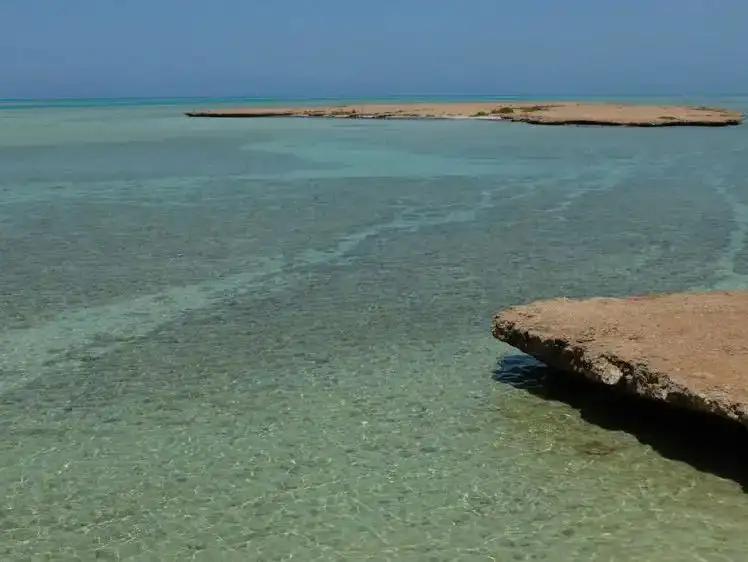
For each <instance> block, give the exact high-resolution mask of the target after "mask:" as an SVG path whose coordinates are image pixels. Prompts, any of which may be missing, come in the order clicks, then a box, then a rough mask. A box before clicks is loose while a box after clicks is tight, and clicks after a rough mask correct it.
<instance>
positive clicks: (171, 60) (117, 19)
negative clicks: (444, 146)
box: [0, 0, 748, 98]
mask: <svg viewBox="0 0 748 562" xmlns="http://www.w3.org/2000/svg"><path fill="white" fill-rule="evenodd" d="M747 24H748V2H747V1H746V0H519V1H518V0H515V1H513V2H506V1H503V0H459V1H458V0H450V1H446V0H379V1H378V2H356V1H355V0H210V1H207V0H0V98H59V97H177V96H205V97H208V96H241V97H332V96H337V97H347V96H355V97H365V96H371V97H375V96H387V95H419V94H421V95H428V94H431V95H434V94H437V95H438V94H441V95H460V94H463V95H464V94H477V95H523V94H524V95H544V94H546V95H547V94H589V95H616V94H641V95H648V94H649V95H654V94H675V93H684V94H742V93H748V70H747V69H748V31H746V25H747Z"/></svg>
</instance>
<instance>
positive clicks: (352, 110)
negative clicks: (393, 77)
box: [185, 101, 743, 127]
mask: <svg viewBox="0 0 748 562" xmlns="http://www.w3.org/2000/svg"><path fill="white" fill-rule="evenodd" d="M185 115H187V116H188V117H201V118H263V117H265V118H267V117H304V118H314V117H316V118H337V119H475V120H494V121H510V122H521V123H530V124H535V125H607V126H626V127H672V126H700V127H724V126H729V125H739V124H740V123H742V122H743V115H742V114H741V113H739V112H736V111H731V110H728V109H722V108H711V107H692V106H685V105H637V104H621V103H610V102H599V103H595V102H567V101H562V102H535V101H533V102H514V101H511V102H489V101H481V102H440V103H423V102H413V103H389V104H347V105H338V106H320V107H314V106H306V107H264V108H263V107H256V108H239V109H213V110H203V111H189V112H186V113H185Z"/></svg>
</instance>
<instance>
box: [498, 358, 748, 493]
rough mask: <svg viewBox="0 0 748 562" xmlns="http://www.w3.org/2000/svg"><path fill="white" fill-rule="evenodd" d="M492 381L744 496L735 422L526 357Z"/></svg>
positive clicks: (739, 430)
mask: <svg viewBox="0 0 748 562" xmlns="http://www.w3.org/2000/svg"><path fill="white" fill-rule="evenodd" d="M493 378H494V380H496V381H498V382H500V383H503V384H507V385H510V386H512V387H514V388H518V389H522V390H525V391H527V392H529V393H531V394H532V395H534V396H537V397H540V398H542V399H544V400H548V401H552V402H559V403H563V404H566V405H568V406H570V407H572V408H574V409H575V410H577V411H578V412H579V413H580V416H581V417H582V419H583V420H585V421H586V422H588V423H591V424H594V425H596V426H598V427H601V428H603V429H605V430H608V431H623V432H626V433H628V434H630V435H632V436H633V437H635V438H636V439H637V440H638V441H639V442H640V443H642V444H644V445H648V446H650V447H652V448H653V449H654V450H655V451H657V452H658V453H659V454H660V455H662V456H663V457H665V458H668V459H671V460H675V461H680V462H684V463H687V464H689V465H691V466H692V467H694V468H695V469H697V470H699V471H701V472H705V473H710V474H713V475H716V476H718V477H720V478H726V479H730V480H733V481H735V482H737V483H738V484H739V485H740V486H741V487H742V489H743V491H744V492H746V493H748V431H746V428H745V427H743V426H741V425H739V424H737V423H733V422H730V421H728V420H723V419H721V418H718V417H716V416H711V415H708V414H701V413H698V412H691V411H688V410H685V409H681V408H678V407H675V406H671V405H669V404H664V403H658V402H654V401H652V400H648V399H645V398H640V397H636V396H632V395H627V394H624V393H622V392H620V391H619V390H617V389H616V388H614V387H606V386H604V385H601V384H596V383H593V382H590V381H587V380H584V379H581V378H580V377H578V376H575V375H572V374H569V373H565V372H560V371H558V370H556V369H553V368H551V367H548V366H547V365H545V364H543V363H541V362H539V361H537V360H535V359H533V358H532V357H529V356H527V355H521V354H517V355H511V356H507V357H505V358H503V359H502V360H500V361H499V362H498V364H497V367H496V369H495V370H494V375H493Z"/></svg>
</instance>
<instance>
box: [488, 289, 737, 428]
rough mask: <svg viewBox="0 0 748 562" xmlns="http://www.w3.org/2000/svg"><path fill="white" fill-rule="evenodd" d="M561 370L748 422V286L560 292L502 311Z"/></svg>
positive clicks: (521, 345)
mask: <svg viewBox="0 0 748 562" xmlns="http://www.w3.org/2000/svg"><path fill="white" fill-rule="evenodd" d="M493 334H494V336H495V337H496V338H498V339H500V340H502V341H504V342H506V343H508V344H509V345H511V346H513V347H516V348H517V349H519V350H520V351H523V352H525V353H526V354H528V355H531V356H533V357H535V358H536V359H539V360H540V361H542V362H544V363H546V364H547V365H550V366H551V367H554V368H556V369H559V370H562V371H567V372H570V373H576V374H578V375H581V376H583V377H585V378H587V379H590V380H592V381H595V382H599V383H603V384H607V385H612V386H615V387H617V388H620V389H621V390H624V391H627V392H630V393H634V394H638V395H640V396H644V397H646V398H650V399H653V400H658V401H661V402H667V403H670V404H673V405H677V406H683V407H686V408H689V409H692V410H697V411H702V412H708V413H711V414H716V415H718V416H721V417H723V418H727V419H730V420H733V421H737V422H740V423H742V424H743V425H746V426H748V292H734V293H681V294H671V295H658V296H649V297H632V298H624V299H614V298H593V299H587V300H569V299H556V300H548V301H538V302H535V303H531V304H529V305H526V306H518V307H515V308H512V309H509V310H506V311H503V312H500V313H498V314H496V315H495V317H494V322H493Z"/></svg>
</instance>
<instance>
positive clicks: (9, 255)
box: [0, 98, 748, 562]
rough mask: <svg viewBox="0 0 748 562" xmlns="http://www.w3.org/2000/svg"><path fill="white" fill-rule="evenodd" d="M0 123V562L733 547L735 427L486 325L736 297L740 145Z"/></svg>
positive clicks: (18, 116) (594, 556) (136, 110)
mask: <svg viewBox="0 0 748 562" xmlns="http://www.w3.org/2000/svg"><path fill="white" fill-rule="evenodd" d="M219 101H220V100H219ZM679 101H680V100H679ZM697 101H698V103H706V104H717V105H729V106H731V107H736V108H739V109H743V110H745V111H748V99H741V98H731V99H728V100H709V99H706V100H697ZM3 104H5V105H4V106H3V109H0V131H1V132H0V420H1V423H2V436H0V486H1V487H2V489H3V491H4V493H3V500H2V502H3V503H2V509H1V510H0V560H3V561H8V562H11V561H21V560H65V561H68V560H143V561H162V560H175V561H176V560H179V561H182V560H202V561H213V560H221V561H222V560H227V561H234V560H236V561H246V560H258V561H259V560H261V561H271V560H305V561H306V560H308V561H312V560H372V561H380V560H381V561H385V560H394V561H400V560H402V561H409V560H413V561H421V560H424V561H441V560H445V561H457V560H461V561H472V560H476V561H483V560H485V561H489V560H498V561H504V560H549V561H555V560H585V561H587V560H590V561H592V560H606V561H611V560H616V561H622V560H672V561H678V562H680V561H686V560H709V561H711V560H741V559H743V558H744V556H745V552H748V535H747V534H746V533H745V529H744V524H743V521H744V520H745V519H746V517H748V495H746V494H745V493H744V492H743V486H745V485H747V484H748V479H746V478H745V474H744V467H746V466H748V464H746V460H747V459H746V458H744V455H745V453H743V452H742V451H745V450H748V449H746V444H748V443H746V440H745V438H744V436H743V435H742V433H736V432H734V431H731V430H729V429H722V428H721V427H711V426H710V424H708V423H706V422H703V421H702V420H694V419H692V418H690V417H684V416H680V415H667V414H666V413H664V412H662V410H661V409H659V408H655V409H652V408H650V407H648V406H646V405H643V404H639V403H636V402H631V401H627V400H621V399H619V398H616V397H613V396H611V395H609V394H608V393H606V392H604V391H601V390H599V389H596V388H594V387H589V386H586V385H579V384H577V383H573V382H571V381H566V380H565V379H564V378H563V377H558V376H557V375H556V376H554V375H555V374H554V373H549V372H548V371H547V370H546V369H544V368H543V367H542V366H539V365H537V364H534V363H532V362H530V361H528V360H526V359H524V358H522V357H518V356H517V354H516V352H515V351H513V350H512V349H511V348H508V347H506V346H504V345H503V344H500V343H498V342H496V341H494V340H492V338H491V337H490V331H489V326H490V319H491V315H492V313H493V312H494V311H496V310H498V309H501V308H504V307H507V306H511V305H514V304H519V303H524V302H527V301H531V300H535V299H539V298H546V297H554V296H569V297H581V296H591V295H623V294H630V293H643V292H653V291H658V292H659V291H679V290H686V289H696V290H705V289H730V288H734V289H738V288H742V289H745V288H748V246H747V245H746V237H747V236H748V180H746V178H748V127H746V126H740V127H735V128H729V129H687V128H675V129H645V130H637V129H607V128H543V127H531V126H525V125H521V124H508V123H497V122H457V121H455V122H450V121H434V122H387V121H367V122H358V121H348V120H346V121H327V120H320V121H318V120H236V121H232V120H217V121H211V120H190V119H187V118H185V117H183V116H182V115H181V111H182V110H183V109H185V108H186V107H193V106H194V105H195V104H194V103H191V104H189V106H188V105H179V104H178V103H176V102H175V103H168V104H166V103H132V104H124V105H123V104H114V105H111V104H110V105H106V106H101V104H99V106H98V107H97V106H96V104H93V105H92V104H78V105H79V106H74V107H69V106H65V104H62V105H54V104H51V106H49V104H48V106H47V107H44V108H39V107H36V108H33V109H32V108H29V107H24V108H20V107H19V104H18V103H15V102H3Z"/></svg>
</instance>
